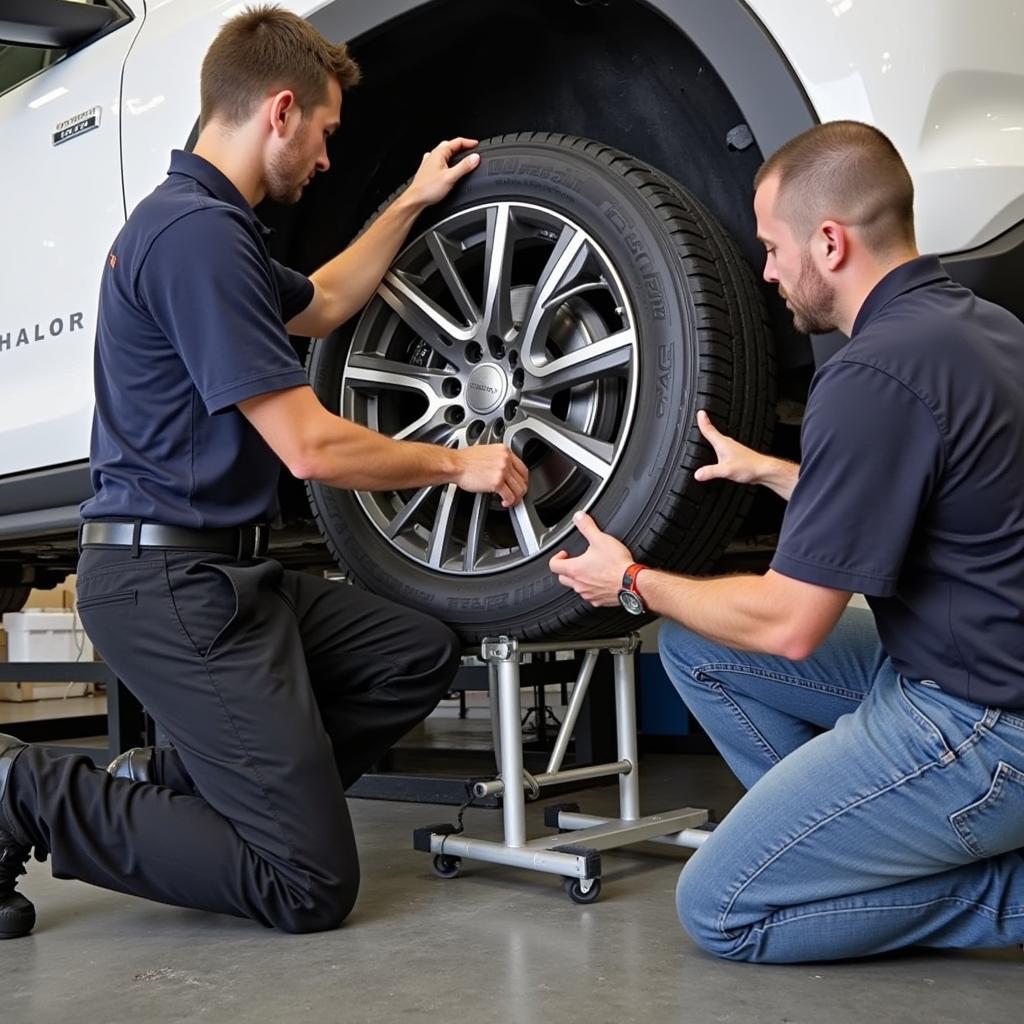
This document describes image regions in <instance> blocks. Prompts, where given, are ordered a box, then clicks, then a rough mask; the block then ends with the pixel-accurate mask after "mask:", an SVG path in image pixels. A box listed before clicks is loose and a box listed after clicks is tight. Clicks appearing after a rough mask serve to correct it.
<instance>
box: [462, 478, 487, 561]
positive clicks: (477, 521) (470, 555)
mask: <svg viewBox="0 0 1024 1024" xmlns="http://www.w3.org/2000/svg"><path fill="white" fill-rule="evenodd" d="M489 500H490V498H489V495H487V494H475V495H474V496H473V513H472V515H471V516H470V517H469V531H468V533H467V535H466V550H465V552H464V554H463V556H462V568H463V570H464V571H465V572H472V571H473V570H474V569H475V568H476V563H477V560H478V559H479V557H480V545H481V541H482V540H483V536H484V524H485V523H486V521H487V505H488V502H489Z"/></svg>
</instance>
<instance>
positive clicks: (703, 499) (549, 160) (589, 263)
mask: <svg viewBox="0 0 1024 1024" xmlns="http://www.w3.org/2000/svg"><path fill="white" fill-rule="evenodd" d="M478 152H479V153H480V156H481V160H480V165H479V167H478V168H477V169H476V170H474V171H473V172H472V173H471V174H469V175H467V176H466V178H464V179H463V180H462V181H461V182H460V184H459V185H458V186H457V187H456V189H455V190H454V191H453V192H452V194H451V195H450V196H449V197H448V198H447V199H446V200H445V201H444V202H443V203H441V204H439V205H437V206H433V207H430V208H428V209H427V210H426V212H425V213H424V214H423V215H422V216H421V217H420V218H419V220H418V221H417V223H416V224H415V225H414V226H413V229H412V230H411V232H410V233H409V235H408V239H409V241H408V242H407V244H406V246H405V248H404V249H403V250H402V252H401V253H400V254H399V256H398V257H397V259H396V260H395V262H394V263H393V265H392V270H391V272H390V273H389V274H388V276H387V277H386V278H385V281H384V283H383V284H382V286H381V289H379V290H378V292H377V294H376V295H375V296H374V298H373V299H371V301H370V303H369V304H368V305H367V307H366V308H365V310H364V311H363V313H362V314H361V316H360V317H358V318H356V319H355V320H354V321H353V322H350V323H349V324H346V325H345V326H343V327H342V328H341V329H340V330H338V331H337V332H335V334H334V335H332V336H331V337H329V338H326V339H323V340H319V341H317V342H315V343H314V344H313V345H312V346H311V348H310V354H309V358H308V367H307V368H308V373H309V379H310V382H311V384H312V387H313V389H314V390H315V392H316V394H317V395H318V396H319V398H320V399H321V401H322V402H323V403H324V404H325V405H326V406H327V407H328V408H329V409H330V410H332V411H334V412H336V413H340V414H342V415H344V416H346V417H348V418H351V419H353V420H356V421H357V422H362V423H364V424H365V425H367V426H370V427H371V428H373V429H376V430H378V431H381V432H383V433H388V434H390V435H392V436H398V437H401V438H405V439H417V440H423V441H432V442H434V443H442V444H445V443H447V444H450V445H452V444H454V445H460V444H468V443H479V442H482V441H488V440H491V441H495V440H498V439H503V440H505V441H506V443H508V444H509V445H510V446H511V447H513V449H514V450H517V453H518V454H521V455H522V456H523V458H524V460H525V461H526V462H527V464H528V465H529V466H530V469H531V478H530V479H531V485H530V492H529V494H528V500H527V504H528V505H529V508H527V507H526V505H524V507H523V509H521V510H520V512H519V513H517V517H513V516H511V515H510V513H509V512H508V511H506V510H502V509H501V508H500V507H499V506H498V504H497V503H496V502H495V501H493V500H487V501H484V500H483V499H481V500H479V501H476V500H475V499H474V497H473V496H472V495H465V494H463V493H462V492H458V491H456V489H455V488H454V487H450V488H446V487H443V486H442V487H437V488H434V489H432V490H429V489H422V490H419V491H417V490H416V489H410V490H407V491H401V492H374V493H366V492H353V491H348V490H340V489H336V488H333V487H330V486H328V485H326V484H324V483H321V482H312V483H310V484H309V485H308V493H309V498H310V503H311V506H312V508H313V511H314V514H315V516H316V519H317V522H318V525H319V528H320V531H321V533H322V534H323V536H324V538H325V540H326V542H327V545H328V547H329V548H330V550H331V552H332V553H333V554H334V556H335V557H336V558H337V559H338V561H339V563H340V564H341V565H342V567H343V568H344V569H345V571H346V572H347V574H348V576H349V578H350V579H351V581H352V582H353V583H355V584H357V585H361V586H364V587H366V588H368V589H370V590H372V591H374V592H376V593H378V594H382V595H384V596H387V597H389V598H392V599H394V600H396V601H398V602H401V603H404V604H407V605H410V606H412V607H415V608H418V609H420V610H422V611H425V612H428V613H431V614H433V615H435V616H436V617H438V618H440V619H442V620H443V621H445V622H447V623H449V624H450V625H451V626H452V627H453V628H454V629H455V630H456V631H457V632H459V633H460V635H461V636H462V637H463V639H464V640H466V641H467V642H476V641H478V640H479V639H480V638H482V637H483V636H485V635H494V634H497V633H504V634H511V635H515V636H518V637H520V638H524V639H549V638H564V639H570V638H579V637H582V636H609V635H615V634H617V633H621V632H623V631H626V630H629V629H632V628H635V627H636V626H637V625H638V623H639V622H640V621H641V620H639V619H638V618H637V617H634V616H632V615H629V614H627V613H625V612H624V611H623V610H621V609H619V608H611V609H608V608H601V609H595V608H593V607H591V606H589V605H588V604H586V603H585V602H584V601H582V600H581V599H580V598H579V597H578V596H577V595H576V594H574V593H573V592H571V591H569V590H566V589H565V588H564V587H562V586H561V585H560V584H559V583H558V581H557V579H556V578H555V577H553V576H552V574H551V572H550V571H549V569H548V560H549V559H550V557H551V556H552V555H553V554H554V553H555V552H556V551H558V550H566V551H568V552H569V553H571V554H578V553H580V552H581V551H582V550H584V548H585V546H586V545H585V544H584V542H583V540H582V538H581V537H580V535H579V534H578V532H577V531H576V530H575V529H574V528H573V526H572V513H573V512H574V511H575V510H576V508H585V509H586V510H587V511H588V512H590V514H591V515H593V517H594V518H595V519H596V521H597V523H598V525H599V526H600V527H601V528H602V529H604V530H606V531H607V532H609V533H610V534H612V535H614V536H616V537H618V538H620V539H621V540H622V541H623V542H624V543H625V544H626V545H627V546H628V547H629V548H630V551H631V552H632V554H633V557H634V558H635V559H636V560H637V561H640V562H645V563H649V564H652V565H655V566H660V567H664V568H667V569H671V570H675V571H679V572H686V573H700V572H701V571H704V570H707V569H708V568H709V567H710V566H712V565H713V564H714V562H715V561H716V559H717V558H718V557H719V556H720V555H721V553H722V551H723V550H724V548H725V546H726V544H727V543H728V542H729V541H730V539H731V538H732V537H733V536H734V534H735V532H736V530H737V528H738V526H739V524H740V523H741V521H742V518H743V515H744V513H745V511H746V509H747V507H748V504H749V500H750V497H751V495H750V490H751V489H750V488H746V487H740V486H736V485H734V484H730V483H726V482H721V481H716V482H711V483H705V484H701V483H699V482H697V481H695V480H694V476H693V474H694V471H695V470H696V469H697V467H699V466H701V465H704V464H707V463H708V462H709V461H713V459H714V456H713V453H712V452H711V450H710V448H709V446H708V445H707V444H706V442H705V441H704V440H703V438H702V436H701V434H700V432H699V430H698V429H697V426H696V414H697V411H698V410H699V409H705V410H707V412H708V413H709V415H710V416H711V418H712V420H713V422H714V423H715V425H716V426H717V427H718V428H719V429H720V430H722V431H723V432H724V433H726V434H728V435H730V436H732V437H734V438H736V439H737V440H739V441H741V442H743V443H745V444H747V445H750V446H751V447H754V448H758V449H764V448H766V447H767V445H768V444H769V442H770V438H771V428H772V422H773V415H774V376H775V366H774V355H773V346H772V338H771V334H770V331H769V329H768V326H767V318H766V313H765V309H764V305H763V302H762V299H761V296H760V293H759V291H758V287H757V284H756V282H755V280H754V277H753V274H752V272H751V270H750V267H749V266H748V265H747V264H746V263H745V261H744V260H743V258H742V257H741V256H740V255H739V252H738V250H737V248H736V246H735V244H734V243H733V241H732V240H731V239H730V238H729V236H728V235H727V234H726V232H725V231H724V230H723V229H722V227H721V226H720V225H719V224H718V223H717V222H716V221H715V219H714V217H713V216H712V215H711V214H710V213H709V212H708V211H707V209H705V207H704V206H703V205H702V204H701V203H700V202H699V201H698V200H697V199H696V198H695V197H694V196H693V195H692V194H690V193H689V192H688V191H687V190H686V189H684V188H683V187H682V186H680V185H679V184H678V183H676V182H674V181H672V180H670V179H669V178H667V177H666V176H664V175H662V174H661V173H660V172H658V171H656V170H653V169H651V168H648V167H645V166H644V165H643V164H642V163H641V162H640V161H638V160H636V159H634V158H633V157H631V156H628V155H627V154H625V153H622V152H619V151H617V150H614V149H611V148H610V147H608V146H605V145H602V144H601V143H599V142H594V141H590V140H586V139H582V138H576V137H571V136H566V135H557V134H551V133H522V134H514V135H505V136H501V137H498V138H494V139H490V140H488V141H486V142H484V143H482V144H481V145H480V146H479V149H478ZM738 201H746V199H745V197H744V198H742V199H740V200H738ZM385 205H386V204H385ZM382 209H383V207H382ZM378 215H379V212H378ZM510 239H511V240H510ZM574 254H575V255H574ZM499 257H500V258H499ZM573 260H575V262H573ZM506 264H507V266H506ZM563 271H564V272H563ZM559 275H561V276H559ZM498 307H501V311H498ZM474 316H475V317H477V319H476V320H474ZM545 318H546V319H545ZM439 324H440V325H441V326H440V327H439V326H438V325H439ZM627 343H628V344H627ZM473 346H476V348H474V347H473ZM517 346H518V349H517ZM594 346H598V347H597V348H595V347H594ZM627 347H628V353H627V352H626V351H625V350H626V348H627ZM477 349H479V352H478V351H477ZM474 357H476V358H474ZM584 364H585V370H581V369H580V367H582V366H584ZM481 367H483V368H481ZM552 367H553V369H552ZM516 369H518V370H519V371H520V373H519V374H518V376H517V374H516V372H515V371H516ZM590 370H593V373H592V376H591V377H589V378H586V377H585V376H583V374H584V372H586V371H590ZM545 374H546V376H545ZM453 381H454V382H453ZM517 381H518V382H519V385H520V386H519V387H516V382H517ZM561 383H564V384H565V385H566V386H565V389H564V390H563V391H561V392H559V391H557V388H558V387H559V386H560V384H561ZM492 388H493V392H494V393H493V395H492V394H491V390H490V389H492ZM510 396H511V397H510ZM495 401H497V402H498V405H497V406H495V407H493V408H491V407H489V403H492V402H495ZM502 403H504V404H502ZM513 406H514V407H513ZM460 416H461V417H462V418H461V419H460V418H459V417H460ZM474 429H477V430H481V429H482V433H479V434H478V436H477V437H475V438H474V437H473V436H472V432H473V430H474ZM396 524H397V525H396Z"/></svg>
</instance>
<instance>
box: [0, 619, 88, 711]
mask: <svg viewBox="0 0 1024 1024" xmlns="http://www.w3.org/2000/svg"><path fill="white" fill-rule="evenodd" d="M3 626H4V630H5V631H6V633H7V660H8V661H10V662H14V661H82V662H91V661H92V660H93V651H92V643H91V641H90V640H89V638H88V637H87V636H86V635H85V630H84V629H83V628H82V624H81V622H80V621H79V620H78V616H77V615H76V614H75V613H74V612H71V611H62V610H57V609H49V608H30V609H29V610H28V611H24V612H7V613H6V614H5V615H4V617H3ZM2 689H3V691H4V692H3V693H0V699H6V700H26V699H29V700H38V699H40V698H47V697H80V696H82V695H83V694H85V693H87V692H88V686H87V684H86V683H31V684H22V685H21V686H18V687H12V686H8V685H4V687H3V688H2ZM9 690H16V691H19V692H16V693H7V691H9Z"/></svg>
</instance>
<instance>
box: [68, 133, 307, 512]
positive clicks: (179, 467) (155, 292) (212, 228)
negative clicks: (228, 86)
mask: <svg viewBox="0 0 1024 1024" xmlns="http://www.w3.org/2000/svg"><path fill="white" fill-rule="evenodd" d="M268 233H269V231H268V229H267V228H265V227H264V226H263V225H262V224H261V223H260V222H259V220H258V219H257V217H256V215H255V213H254V212H253V210H252V208H251V207H250V206H249V204H248V203H247V202H246V201H245V199H244V198H243V197H242V194H241V193H240V192H239V191H238V189H237V188H235V186H234V185H233V184H232V183H231V182H230V181H229V180H228V179H227V178H226V177H225V176H224V175H223V174H222V173H221V172H220V171H219V170H217V168H216V167H214V166H213V165H212V164H211V163H209V162H208V161H206V160H203V159H202V158H201V157H198V156H196V155H195V154H193V153H184V152H179V151H175V152H174V153H173V154H172V156H171V166H170V170H169V172H168V176H167V179H166V181H164V182H163V183H162V184H160V185H159V186H158V187H157V188H156V189H155V190H154V191H153V192H152V193H151V194H150V195H149V196H147V197H146V198H145V199H143V200H142V202H141V203H139V205H138V206H137V207H136V209H135V210H134V211H133V212H132V215H131V216H130V217H129V218H128V220H127V222H126V223H125V226H124V227H123V228H122V229H121V231H120V233H119V234H118V236H117V238H116V239H115V241H114V244H113V246H112V247H111V249H110V253H109V255H108V257H107V262H106V265H105V267H104V269H103V276H102V280H101V283H100V303H99V314H98V317H97V327H96V353H95V386H96V412H95V415H94V417H93V429H92V449H91V455H90V465H91V471H92V485H93V490H94V491H95V496H94V497H93V498H90V499H89V500H88V501H86V502H85V503H84V504H83V505H82V516H83V517H84V518H86V519H99V518H116V519H123V518H127V519H135V518H139V519H144V520H149V521H153V522H158V523H167V524H170V525H174V526H188V527H226V526H239V525H243V524H246V523H252V522H265V521H267V520H269V519H272V518H273V517H274V516H275V515H276V513H277V484H278V477H279V475H280V470H281V464H280V461H279V459H278V458H277V456H276V455H275V454H274V453H273V452H272V451H271V449H270V448H269V446H268V445H267V444H266V442H265V441H264V440H263V439H262V437H260V435H259V434H258V433H257V432H256V430H255V429H254V428H253V427H252V426H251V425H250V424H249V422H248V420H246V418H245V417H244V416H243V415H242V414H241V413H240V412H239V411H238V409H237V408H236V403H238V402H240V401H242V400H243V399H246V398H253V397H254V396H256V395H261V394H265V393H267V392H270V391H278V390H280V389H282V388H288V387H295V386H297V385H302V384H305V383H306V374H305V372H304V370H303V368H302V365H301V363H300V362H299V359H298V357H297V356H296V354H295V351H294V349H293V348H292V346H291V343H290V342H289V340H288V335H287V332H286V331H285V327H284V325H285V323H287V321H288V320H290V319H291V318H292V317H293V316H295V315H296V314H298V313H300V312H301V311H302V310H303V309H305V307H306V306H308V305H309V303H310V300H311V299H312V297H313V284H312V282H311V281H310V280H309V278H307V277H305V276H303V275H302V274H299V273H297V272H295V271H293V270H289V269H288V268H287V267H283V266H282V265H281V264H280V263H277V262H276V261H275V260H273V259H271V258H270V256H269V254H268V252H267V247H266V243H265V241H264V236H265V235H266V234H268Z"/></svg>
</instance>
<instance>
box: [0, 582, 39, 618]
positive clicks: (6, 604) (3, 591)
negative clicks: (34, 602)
mask: <svg viewBox="0 0 1024 1024" xmlns="http://www.w3.org/2000/svg"><path fill="white" fill-rule="evenodd" d="M31 592H32V588H31V587H25V586H21V585H20V584H14V585H13V586H6V587H0V614H3V613H4V612H20V611H21V609H22V608H24V607H25V602H26V601H27V600H28V595H29V594H30V593H31Z"/></svg>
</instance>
